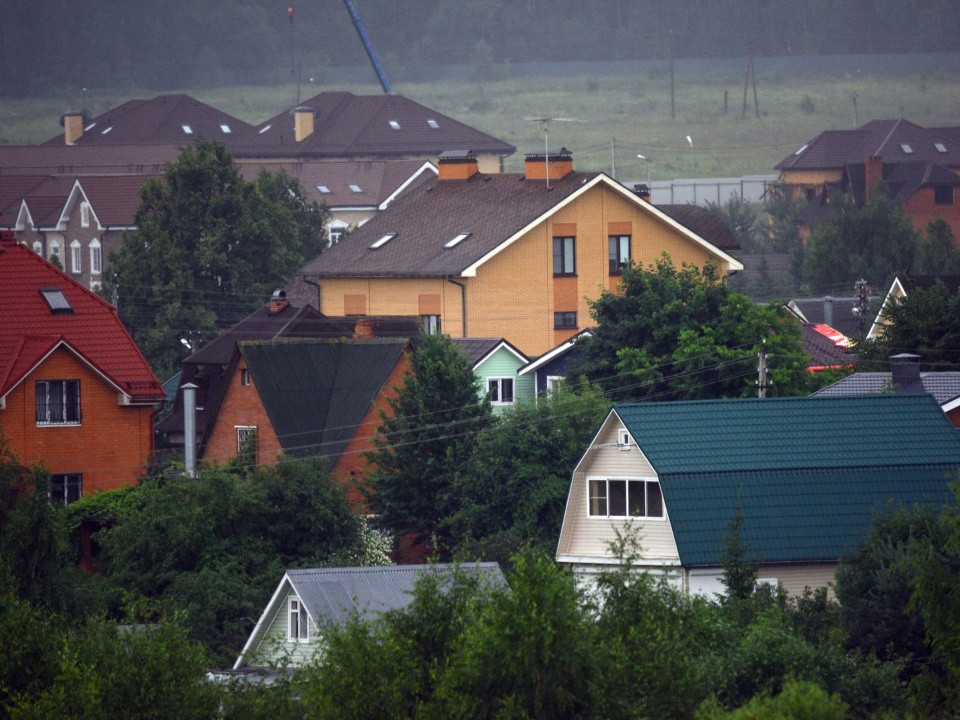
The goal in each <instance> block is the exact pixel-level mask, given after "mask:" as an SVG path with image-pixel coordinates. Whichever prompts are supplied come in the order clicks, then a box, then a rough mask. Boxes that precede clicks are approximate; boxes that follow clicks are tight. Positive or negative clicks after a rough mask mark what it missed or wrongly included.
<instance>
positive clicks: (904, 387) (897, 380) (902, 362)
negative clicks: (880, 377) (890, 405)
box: [890, 353, 925, 393]
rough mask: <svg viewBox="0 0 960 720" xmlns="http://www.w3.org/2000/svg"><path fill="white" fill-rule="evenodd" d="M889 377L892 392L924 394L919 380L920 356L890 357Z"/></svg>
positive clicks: (901, 355)
mask: <svg viewBox="0 0 960 720" xmlns="http://www.w3.org/2000/svg"><path fill="white" fill-rule="evenodd" d="M890 377H891V379H892V380H893V391H894V392H898V393H921V392H925V390H924V387H923V381H922V380H921V379H920V356H919V355H913V354H912V353H900V354H899V355H891V356H890Z"/></svg>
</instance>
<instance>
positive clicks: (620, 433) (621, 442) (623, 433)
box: [617, 428, 630, 450]
mask: <svg viewBox="0 0 960 720" xmlns="http://www.w3.org/2000/svg"><path fill="white" fill-rule="evenodd" d="M617 447H618V448H619V449H621V450H629V449H630V431H629V430H627V429H626V428H618V429H617Z"/></svg>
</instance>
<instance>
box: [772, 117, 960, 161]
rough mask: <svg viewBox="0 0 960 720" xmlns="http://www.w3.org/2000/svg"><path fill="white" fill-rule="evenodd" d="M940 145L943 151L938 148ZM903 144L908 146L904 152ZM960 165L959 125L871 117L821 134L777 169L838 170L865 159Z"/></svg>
mask: <svg viewBox="0 0 960 720" xmlns="http://www.w3.org/2000/svg"><path fill="white" fill-rule="evenodd" d="M938 143H939V144H941V145H942V146H943V148H944V151H940V150H939V149H938V148H937V144H938ZM903 145H907V146H909V147H910V149H911V150H912V152H909V153H908V152H906V151H905V150H904V148H903V147H902V146H903ZM875 156H879V157H882V158H883V159H884V162H890V163H899V162H933V163H938V164H940V165H947V166H951V167H955V166H958V165H960V128H929V129H928V128H923V127H920V126H919V125H915V124H914V123H912V122H910V121H909V120H904V119H903V118H894V119H886V120H871V121H870V122H868V123H866V124H865V125H861V126H860V127H858V128H856V129H854V130H827V131H825V132H822V133H820V134H819V135H817V136H816V137H815V138H813V139H812V140H810V141H809V142H808V143H806V144H804V145H803V146H801V147H800V148H799V149H798V150H796V151H795V152H793V153H791V154H790V155H788V156H787V157H785V158H784V159H783V160H781V161H780V162H779V163H777V166H776V167H777V169H778V170H823V169H840V168H842V167H844V166H845V165H849V164H852V163H862V162H863V161H864V159H865V158H868V157H875Z"/></svg>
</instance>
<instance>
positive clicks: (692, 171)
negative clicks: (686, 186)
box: [687, 135, 696, 177]
mask: <svg viewBox="0 0 960 720" xmlns="http://www.w3.org/2000/svg"><path fill="white" fill-rule="evenodd" d="M687 142H688V143H689V144H690V177H693V176H694V175H695V174H696V171H695V170H694V167H695V166H696V163H695V158H696V156H695V155H694V150H693V138H692V137H690V136H689V135H687Z"/></svg>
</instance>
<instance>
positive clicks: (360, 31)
mask: <svg viewBox="0 0 960 720" xmlns="http://www.w3.org/2000/svg"><path fill="white" fill-rule="evenodd" d="M343 4H344V5H346V6H347V12H349V13H350V19H351V20H353V26H354V27H355V28H356V29H357V35H359V36H360V42H362V43H363V47H364V49H365V50H366V51H367V57H368V58H370V63H371V64H372V65H373V69H374V71H375V72H376V73H377V78H378V79H379V80H380V87H382V88H383V92H385V93H386V94H387V95H393V90H392V89H391V88H390V82H389V81H388V80H387V74H386V73H385V72H384V71H383V67H382V66H381V65H380V60H379V59H378V58H377V52H376V50H374V49H373V45H371V44H370V38H368V37H367V31H366V30H365V29H364V27H363V21H362V20H360V16H359V15H357V10H356V8H355V7H354V6H353V2H352V0H343Z"/></svg>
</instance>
